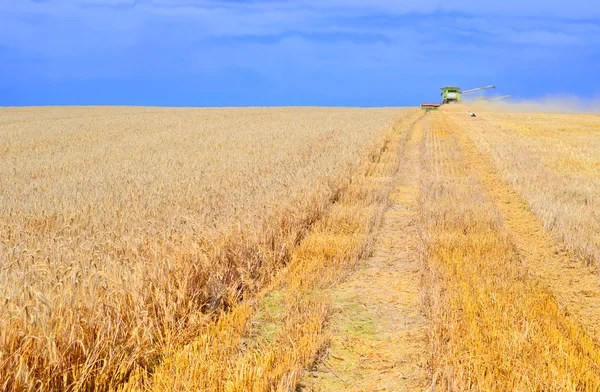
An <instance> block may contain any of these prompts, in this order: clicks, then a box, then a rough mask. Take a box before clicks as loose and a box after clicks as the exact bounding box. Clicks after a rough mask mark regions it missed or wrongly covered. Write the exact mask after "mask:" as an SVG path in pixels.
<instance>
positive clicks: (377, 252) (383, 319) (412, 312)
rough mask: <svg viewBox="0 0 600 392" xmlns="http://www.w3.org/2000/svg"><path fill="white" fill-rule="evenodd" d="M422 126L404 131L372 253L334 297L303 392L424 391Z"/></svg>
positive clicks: (426, 326) (421, 124)
mask: <svg viewBox="0 0 600 392" xmlns="http://www.w3.org/2000/svg"><path fill="white" fill-rule="evenodd" d="M423 123H424V120H423V119H421V120H419V121H417V122H416V123H415V124H414V126H413V127H412V128H411V130H410V134H409V135H408V138H407V140H406V144H405V145H404V148H403V149H402V150H401V151H400V153H401V154H402V159H401V163H400V167H399V170H398V172H397V174H396V177H395V184H394V188H393V190H392V192H391V193H390V195H389V199H390V207H389V209H388V210H387V211H386V213H385V215H384V217H383V222H382V226H381V228H380V230H379V232H378V234H377V239H376V242H375V245H374V250H373V254H372V256H371V257H369V258H368V259H367V260H366V261H365V262H364V263H363V264H362V265H361V266H360V267H359V268H358V269H357V270H356V271H355V272H354V273H353V274H352V275H351V276H350V277H349V278H348V280H347V281H345V282H344V283H342V284H341V285H339V286H338V287H337V288H336V289H335V291H334V293H333V298H334V304H335V310H336V312H335V314H334V316H333V317H332V319H331V320H330V322H329V330H330V333H331V341H330V345H329V347H328V350H327V352H326V353H325V354H324V355H323V358H322V359H321V361H320V362H319V363H318V364H317V368H316V369H313V371H311V372H307V375H306V376H305V377H304V379H303V380H302V382H301V387H300V390H303V391H379V390H385V391H391V390H393V391H404V390H407V391H408V390H410V391H412V390H423V389H424V387H425V386H426V385H427V371H426V367H427V362H428V359H429V357H428V353H429V352H430V350H429V349H428V337H427V331H428V321H427V317H426V316H425V314H424V313H423V310H422V306H421V264H422V260H421V252H420V250H419V244H420V240H419V227H418V221H419V198H420V194H421V155H422V138H423Z"/></svg>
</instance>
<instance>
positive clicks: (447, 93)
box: [421, 85, 509, 112]
mask: <svg viewBox="0 0 600 392" xmlns="http://www.w3.org/2000/svg"><path fill="white" fill-rule="evenodd" d="M489 88H494V89H495V88H496V86H494V85H489V86H483V87H477V88H472V89H470V90H463V89H461V88H460V87H456V86H446V87H441V88H440V90H442V103H422V104H421V109H423V110H424V111H425V112H428V111H430V110H436V109H437V108H438V107H440V105H445V104H447V103H460V102H461V97H462V95H463V94H468V93H472V92H475V91H481V90H487V89H489ZM505 97H509V96H504V97H499V98H505Z"/></svg>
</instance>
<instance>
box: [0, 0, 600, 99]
mask: <svg viewBox="0 0 600 392" xmlns="http://www.w3.org/2000/svg"><path fill="white" fill-rule="evenodd" d="M492 83H493V84H496V85H497V86H498V89H497V90H496V93H497V94H512V95H513V96H515V97H517V98H533V97H541V96H545V95H552V94H571V95H577V96H579V97H582V98H584V99H587V98H590V99H591V98H596V97H598V96H600V1H597V0H570V1H563V0H544V1H541V0H503V1H500V0H498V1H496V0H494V1H472V0H470V1H467V0H450V1H448V0H446V1H441V0H430V1H416V0H410V1H400V0H330V1H329V0H305V1H301V0H287V1H286V0H251V1H242V0H0V106H12V105H99V104H100V105H160V106H272V105H338V106H399V105H417V104H419V103H420V102H421V101H437V100H439V93H438V92H439V87H441V86H443V85H447V84H453V85H459V86H461V87H464V88H470V87H477V86H480V85H486V84H492Z"/></svg>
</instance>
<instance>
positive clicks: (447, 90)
mask: <svg viewBox="0 0 600 392" xmlns="http://www.w3.org/2000/svg"><path fill="white" fill-rule="evenodd" d="M488 88H496V86H494V85H493V84H492V85H489V86H483V87H477V88H472V89H470V90H463V89H461V88H460V87H454V86H447V87H442V88H440V90H442V105H444V104H446V103H459V102H460V101H461V96H462V95H463V94H467V93H472V92H475V91H481V90H487V89H488Z"/></svg>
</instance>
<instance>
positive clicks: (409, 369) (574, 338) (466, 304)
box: [0, 105, 600, 392]
mask: <svg viewBox="0 0 600 392" xmlns="http://www.w3.org/2000/svg"><path fill="white" fill-rule="evenodd" d="M542 109H543V108H538V107H536V110H537V112H536V113H528V112H527V111H526V110H524V108H521V109H520V110H514V111H511V110H510V107H502V106H499V107H495V106H492V105H478V106H468V105H446V106H444V107H442V108H441V109H440V110H438V111H436V112H430V113H428V114H424V113H422V112H421V111H420V110H417V109H413V108H389V109H346V108H243V109H242V108H239V109H234V108H223V109H183V108H182V109H168V108H145V107H139V108H134V107H131V108H117V107H115V108H110V107H104V108H102V107H97V108H95V107H73V108H50V107H48V108H7V109H0V173H2V175H1V176H0V301H1V303H2V306H0V389H2V390H7V391H22V390H29V391H37V390H40V391H46V390H48V391H80V390H82V391H117V390H118V391H142V390H143V391H175V390H181V391H184V390H190V391H294V390H301V391H306V392H308V391H327V390H331V391H335V390H348V391H350V390H355V391H361V390H363V391H364V390H415V391H416V390H418V391H421V390H436V391H439V390H445V391H446V390H447V391H463V390H473V391H483V390H498V391H504V390H506V391H513V390H515V391H516V390H519V391H596V390H599V389H600V327H599V326H600V277H599V276H598V274H599V271H600V213H599V212H598V211H600V180H599V179H598V175H599V174H600V115H596V114H556V113H554V114H552V113H541V112H540V111H541V110H542ZM468 110H474V111H476V112H477V117H476V118H471V117H469V116H468V114H467V112H468ZM382 293H385V295H384V294H382ZM409 327H410V328H409Z"/></svg>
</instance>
